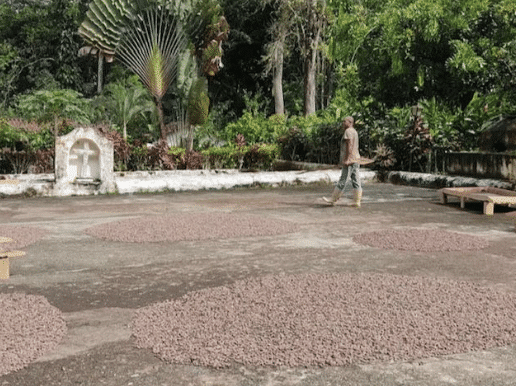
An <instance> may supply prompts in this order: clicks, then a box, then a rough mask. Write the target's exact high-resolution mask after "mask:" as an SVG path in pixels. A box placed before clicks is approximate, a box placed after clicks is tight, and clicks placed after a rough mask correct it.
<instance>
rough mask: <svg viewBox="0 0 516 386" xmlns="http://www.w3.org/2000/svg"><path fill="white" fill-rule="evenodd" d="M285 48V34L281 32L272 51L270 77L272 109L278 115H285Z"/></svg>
mask: <svg viewBox="0 0 516 386" xmlns="http://www.w3.org/2000/svg"><path fill="white" fill-rule="evenodd" d="M284 49H285V34H284V33H282V36H280V38H279V41H278V46H277V47H276V52H275V53H274V68H273V75H272V76H273V78H272V95H273V96H274V111H275V113H276V114H278V115H285V101H284V99H283V52H284Z"/></svg>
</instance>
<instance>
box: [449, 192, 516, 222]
mask: <svg viewBox="0 0 516 386" xmlns="http://www.w3.org/2000/svg"><path fill="white" fill-rule="evenodd" d="M439 192H440V195H441V203H443V204H446V203H447V202H448V197H450V196H451V197H457V198H458V199H459V200H460V207H461V208H462V209H464V207H465V205H466V202H467V201H481V202H483V203H484V214H486V215H493V214H494V206H495V204H496V205H509V206H510V205H516V192H514V191H511V190H506V189H500V188H493V187H460V188H443V189H441V190H440V191H439Z"/></svg>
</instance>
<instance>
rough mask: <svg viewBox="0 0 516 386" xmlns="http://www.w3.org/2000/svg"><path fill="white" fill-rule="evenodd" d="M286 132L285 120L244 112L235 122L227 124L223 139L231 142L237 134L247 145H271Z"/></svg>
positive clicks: (278, 117) (273, 116)
mask: <svg viewBox="0 0 516 386" xmlns="http://www.w3.org/2000/svg"><path fill="white" fill-rule="evenodd" d="M285 131H286V118H285V117H284V116H282V115H272V116H271V117H269V118H266V117H265V116H264V115H263V114H257V115H253V114H252V113H251V112H249V111H246V112H245V113H244V115H242V117H241V118H240V119H238V120H237V121H236V122H232V123H230V124H228V125H227V126H226V128H225V130H224V137H225V138H224V139H225V140H226V141H228V142H231V141H233V140H234V138H236V136H237V135H238V134H242V135H243V136H244V137H245V139H246V140H247V143H249V144H255V143H273V142H275V141H276V139H277V138H278V137H280V136H281V135H283V134H284V132H285Z"/></svg>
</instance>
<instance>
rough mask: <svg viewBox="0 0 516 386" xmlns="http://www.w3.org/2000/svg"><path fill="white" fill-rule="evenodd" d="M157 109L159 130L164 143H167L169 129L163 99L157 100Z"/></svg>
mask: <svg viewBox="0 0 516 386" xmlns="http://www.w3.org/2000/svg"><path fill="white" fill-rule="evenodd" d="M156 107H157V109H158V119H159V130H160V133H161V139H162V140H163V141H166V140H167V128H166V127H165V114H164V112H163V103H161V99H159V100H156Z"/></svg>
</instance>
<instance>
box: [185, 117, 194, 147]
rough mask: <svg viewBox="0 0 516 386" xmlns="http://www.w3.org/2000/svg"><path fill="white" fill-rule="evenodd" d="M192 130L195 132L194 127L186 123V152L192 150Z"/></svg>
mask: <svg viewBox="0 0 516 386" xmlns="http://www.w3.org/2000/svg"><path fill="white" fill-rule="evenodd" d="M194 130H195V126H194V125H191V124H189V123H188V138H187V142H186V150H187V151H192V150H193V139H194V138H193V137H194Z"/></svg>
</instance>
